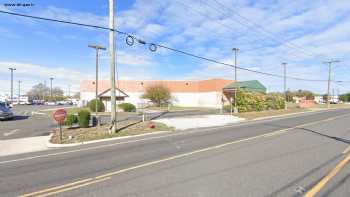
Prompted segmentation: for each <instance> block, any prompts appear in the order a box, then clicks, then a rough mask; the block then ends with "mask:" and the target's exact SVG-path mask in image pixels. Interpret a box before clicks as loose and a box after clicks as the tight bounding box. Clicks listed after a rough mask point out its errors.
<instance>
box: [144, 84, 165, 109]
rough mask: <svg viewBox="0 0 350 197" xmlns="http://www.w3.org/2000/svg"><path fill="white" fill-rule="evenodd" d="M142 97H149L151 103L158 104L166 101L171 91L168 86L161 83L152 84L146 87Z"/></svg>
mask: <svg viewBox="0 0 350 197" xmlns="http://www.w3.org/2000/svg"><path fill="white" fill-rule="evenodd" d="M142 98H144V99H149V100H151V101H152V103H154V104H156V105H158V106H160V105H161V104H162V103H166V102H168V101H169V100H170V99H171V93H170V91H169V89H168V88H166V87H164V86H162V85H154V86H149V87H148V88H146V92H145V94H143V95H142Z"/></svg>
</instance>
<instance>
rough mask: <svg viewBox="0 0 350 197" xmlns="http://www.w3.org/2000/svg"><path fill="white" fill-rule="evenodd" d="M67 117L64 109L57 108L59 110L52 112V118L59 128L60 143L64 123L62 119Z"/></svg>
mask: <svg viewBox="0 0 350 197" xmlns="http://www.w3.org/2000/svg"><path fill="white" fill-rule="evenodd" d="M66 117H67V112H66V110H64V109H59V110H56V111H55V112H54V113H53V118H54V119H55V120H56V122H57V123H58V126H59V128H60V143H61V144H62V141H63V139H62V135H63V132H62V124H63V123H64V120H65V119H66Z"/></svg>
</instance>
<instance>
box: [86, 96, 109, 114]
mask: <svg viewBox="0 0 350 197" xmlns="http://www.w3.org/2000/svg"><path fill="white" fill-rule="evenodd" d="M87 106H88V107H89V109H90V110H91V111H93V112H95V111H96V99H92V100H91V101H89V102H88V104H87ZM97 111H98V112H104V111H105V105H104V104H103V102H102V101H101V100H99V99H97Z"/></svg>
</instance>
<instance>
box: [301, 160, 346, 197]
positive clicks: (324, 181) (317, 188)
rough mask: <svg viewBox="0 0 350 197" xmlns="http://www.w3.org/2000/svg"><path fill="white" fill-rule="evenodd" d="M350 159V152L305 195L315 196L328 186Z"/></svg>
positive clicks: (308, 196) (307, 196)
mask: <svg viewBox="0 0 350 197" xmlns="http://www.w3.org/2000/svg"><path fill="white" fill-rule="evenodd" d="M349 161H350V154H349V155H347V156H346V157H345V158H344V159H343V160H342V161H341V162H339V163H338V164H337V165H336V166H335V168H333V169H332V170H331V171H330V172H329V173H328V174H327V175H326V176H325V177H323V178H322V179H321V181H319V182H318V183H317V184H316V185H315V186H314V187H313V188H311V189H310V190H309V191H308V192H307V193H306V194H305V195H304V197H313V196H315V195H316V194H317V193H318V192H319V191H320V190H321V189H322V188H323V187H325V186H326V184H327V183H328V181H330V180H331V179H332V178H333V177H334V176H335V175H337V174H338V173H339V172H340V170H341V169H343V168H344V166H345V165H346V164H347V163H348V162H349Z"/></svg>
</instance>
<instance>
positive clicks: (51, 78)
mask: <svg viewBox="0 0 350 197" xmlns="http://www.w3.org/2000/svg"><path fill="white" fill-rule="evenodd" d="M53 79H54V78H53V77H50V99H51V101H52V80H53Z"/></svg>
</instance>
